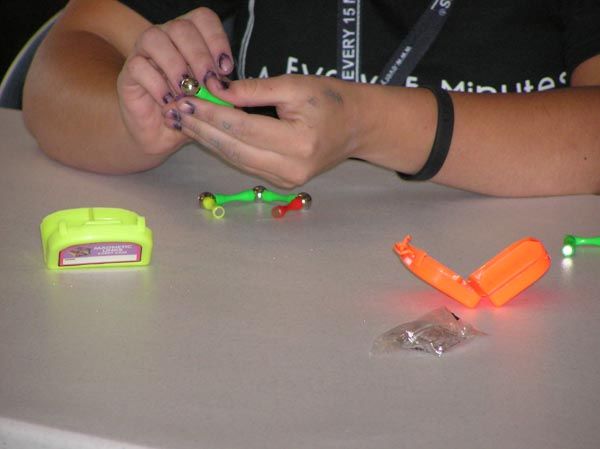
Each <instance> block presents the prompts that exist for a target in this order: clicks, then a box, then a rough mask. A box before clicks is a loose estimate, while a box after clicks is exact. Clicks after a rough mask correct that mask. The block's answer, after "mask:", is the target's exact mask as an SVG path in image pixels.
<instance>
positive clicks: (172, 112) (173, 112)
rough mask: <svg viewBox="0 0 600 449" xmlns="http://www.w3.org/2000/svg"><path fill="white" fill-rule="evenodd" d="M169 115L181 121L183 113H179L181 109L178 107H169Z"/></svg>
mask: <svg viewBox="0 0 600 449" xmlns="http://www.w3.org/2000/svg"><path fill="white" fill-rule="evenodd" d="M167 117H168V118H170V119H173V120H175V121H176V122H180V121H181V115H180V114H179V111H178V110H177V109H169V110H168V111H167Z"/></svg>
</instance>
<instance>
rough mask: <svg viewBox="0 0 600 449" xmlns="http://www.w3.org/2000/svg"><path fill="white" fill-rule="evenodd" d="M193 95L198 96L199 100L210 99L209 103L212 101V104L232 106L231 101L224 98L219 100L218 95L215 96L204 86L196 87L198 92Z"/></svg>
mask: <svg viewBox="0 0 600 449" xmlns="http://www.w3.org/2000/svg"><path fill="white" fill-rule="evenodd" d="M195 96H196V97H198V98H200V99H201V100H206V101H210V102H211V103H214V104H219V105H221V106H227V107H229V108H232V107H233V105H232V104H231V103H229V102H227V101H225V100H221V99H220V98H219V97H215V96H214V95H213V94H212V93H211V92H210V91H209V90H208V89H207V88H206V87H205V86H201V87H200V89H198V92H196V94H195Z"/></svg>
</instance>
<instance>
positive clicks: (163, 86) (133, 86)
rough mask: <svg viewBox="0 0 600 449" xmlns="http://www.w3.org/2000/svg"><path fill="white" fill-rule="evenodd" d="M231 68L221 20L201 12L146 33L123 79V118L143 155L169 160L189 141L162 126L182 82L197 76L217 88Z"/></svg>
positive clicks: (207, 11)
mask: <svg viewBox="0 0 600 449" xmlns="http://www.w3.org/2000/svg"><path fill="white" fill-rule="evenodd" d="M232 70H233V58H232V56H231V48H230V45H229V41H228V38H227V35H226V33H225V31H224V29H223V25H222V24H221V21H220V19H219V17H218V16H217V15H216V14H215V13H214V12H213V11H211V10H210V9H207V8H198V9H195V10H193V11H191V12H189V13H187V14H185V15H183V16H181V17H179V18H177V19H174V20H172V21H170V22H167V23H165V24H163V25H159V26H152V27H150V28H148V29H147V30H146V31H144V32H143V33H142V34H141V35H140V36H139V38H138V39H137V41H136V43H135V47H134V49H133V51H132V52H131V54H130V55H129V56H128V58H127V60H126V62H125V64H124V66H123V69H122V71H121V73H120V75H119V78H118V82H117V88H118V94H119V103H120V109H121V115H122V117H123V121H124V123H125V126H126V127H127V129H128V131H129V133H130V135H131V137H132V138H133V140H134V141H135V142H136V143H137V144H138V148H140V151H143V152H144V153H145V154H148V155H153V156H162V155H164V156H167V155H169V154H171V153H172V152H174V151H176V150H177V149H178V148H179V147H180V146H181V145H182V144H184V143H185V142H186V140H187V138H186V136H185V135H184V134H182V133H180V132H177V131H176V130H173V129H172V128H167V127H165V126H164V125H163V122H164V118H163V115H162V108H163V106H164V105H165V104H169V103H172V102H173V101H175V99H176V98H179V97H180V96H181V94H182V93H181V89H180V86H179V83H180V82H181V80H182V78H184V77H185V76H190V75H191V76H193V77H194V78H196V79H198V80H200V81H201V82H202V83H204V84H207V85H208V87H209V88H211V89H213V90H214V89H216V88H217V86H218V85H219V83H220V79H221V78H222V77H225V76H227V75H229V74H230V73H231V72H232Z"/></svg>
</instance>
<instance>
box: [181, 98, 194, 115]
mask: <svg viewBox="0 0 600 449" xmlns="http://www.w3.org/2000/svg"><path fill="white" fill-rule="evenodd" d="M179 109H180V110H181V112H183V113H184V114H193V113H194V111H195V110H196V108H195V107H194V105H193V104H192V103H190V102H189V101H184V102H183V104H182V105H181V106H180V107H179Z"/></svg>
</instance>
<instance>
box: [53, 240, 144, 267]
mask: <svg viewBox="0 0 600 449" xmlns="http://www.w3.org/2000/svg"><path fill="white" fill-rule="evenodd" d="M141 259H142V247H141V246H140V245H137V244H135V243H127V242H102V243H87V244H84V245H74V246H69V247H68V248H65V249H63V250H62V251H61V252H60V253H59V255H58V265H59V266H61V267H64V266H74V265H91V264H93V265H100V264H105V263H123V262H139V261H140V260H141Z"/></svg>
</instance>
